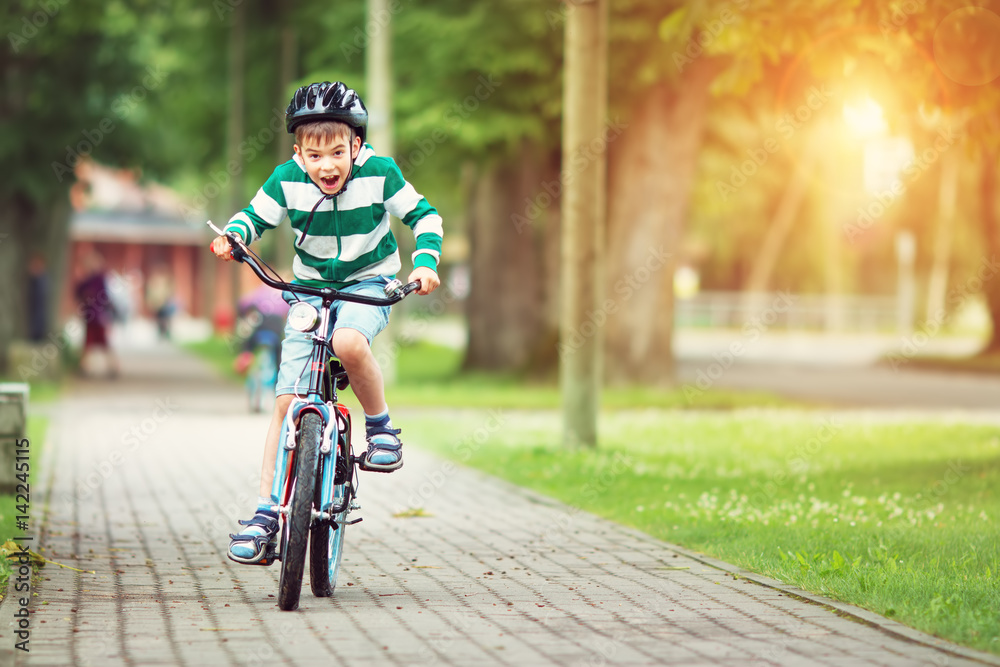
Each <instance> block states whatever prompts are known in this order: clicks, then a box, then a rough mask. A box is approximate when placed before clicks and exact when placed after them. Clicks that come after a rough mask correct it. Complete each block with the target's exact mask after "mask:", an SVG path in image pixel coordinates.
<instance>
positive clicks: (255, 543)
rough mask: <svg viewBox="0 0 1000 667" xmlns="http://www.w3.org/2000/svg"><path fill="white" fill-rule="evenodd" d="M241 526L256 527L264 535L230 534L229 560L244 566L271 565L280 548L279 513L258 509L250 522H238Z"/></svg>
mask: <svg viewBox="0 0 1000 667" xmlns="http://www.w3.org/2000/svg"><path fill="white" fill-rule="evenodd" d="M237 523H239V524H240V525H241V526H256V527H258V528H260V529H262V530H263V533H262V534H255V533H235V534H234V533H230V534H229V537H230V539H231V540H232V542H230V543H229V559H230V560H233V561H236V562H237V563H243V564H244V565H270V564H271V563H273V562H274V554H275V552H276V551H277V548H278V513H277V512H275V511H274V510H269V509H258V510H257V512H256V513H255V514H254V515H253V518H252V519H250V520H249V521H243V520H239V521H237Z"/></svg>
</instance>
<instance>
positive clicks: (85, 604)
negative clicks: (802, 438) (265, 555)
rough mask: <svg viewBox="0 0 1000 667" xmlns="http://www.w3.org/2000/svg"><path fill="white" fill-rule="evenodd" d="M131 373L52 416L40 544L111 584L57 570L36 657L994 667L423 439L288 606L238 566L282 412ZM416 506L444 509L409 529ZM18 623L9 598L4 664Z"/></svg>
mask: <svg viewBox="0 0 1000 667" xmlns="http://www.w3.org/2000/svg"><path fill="white" fill-rule="evenodd" d="M125 361H126V376H125V377H124V378H123V379H122V380H121V381H119V382H118V383H114V384H110V383H105V384H102V383H96V382H91V383H78V385H77V386H76V388H75V390H74V391H73V392H72V393H71V394H70V395H69V396H68V397H67V398H66V399H65V401H64V402H63V403H62V406H63V410H62V411H61V413H60V414H59V415H58V416H55V417H54V421H53V424H52V429H51V432H50V438H49V446H48V450H47V452H46V455H45V457H44V466H43V470H42V471H41V472H42V476H43V477H44V480H43V482H44V483H43V489H40V490H37V491H36V494H37V493H38V492H39V491H44V493H45V494H46V495H47V499H48V508H47V510H46V519H45V528H44V531H43V533H42V534H41V535H40V536H39V537H41V539H42V540H43V543H44V545H45V548H46V554H47V555H48V556H49V557H50V558H52V559H54V560H56V561H59V562H63V563H66V564H69V565H72V566H74V567H76V568H81V569H85V570H93V571H95V574H79V573H76V572H74V571H72V570H69V569H61V568H58V567H55V566H52V565H49V566H46V567H45V568H44V569H43V577H44V579H43V581H41V582H40V584H39V585H38V586H37V587H36V589H35V590H36V592H37V593H38V596H37V597H35V598H34V600H33V604H34V606H33V609H34V614H33V616H32V625H31V632H32V635H31V644H30V646H31V649H32V650H31V654H30V659H29V660H28V661H26V662H25V664H31V665H91V664H92V665H153V664H163V665H216V664H218V665H263V664H271V663H274V662H278V663H281V664H294V665H319V664H324V665H329V664H338V665H340V664H344V665H383V664H385V665H437V664H440V665H452V664H454V665H468V664H476V665H485V664H501V665H545V664H559V665H604V664H629V665H644V664H672V665H690V666H694V665H882V666H895V665H899V666H903V665H907V666H908V665H949V666H959V665H980V664H994V665H997V664H1000V660H997V659H995V658H992V657H990V656H986V655H985V654H981V653H975V652H972V651H967V650H964V649H960V648H957V647H953V646H951V645H948V644H945V643H943V642H937V641H936V640H934V639H932V638H930V637H927V636H925V635H920V634H919V633H915V632H912V631H910V630H907V629H905V628H903V627H902V626H899V625H898V624H895V623H892V622H890V621H885V620H884V619H881V618H879V617H877V616H874V615H871V614H866V613H865V612H861V611H860V610H856V609H854V608H851V607H847V606H844V605H837V607H838V608H839V609H841V610H846V611H847V612H849V613H853V614H855V615H856V616H860V617H862V618H863V619H868V623H862V622H858V621H857V620H851V619H849V618H845V617H844V616H843V615H841V614H838V613H835V612H834V611H833V610H832V609H831V607H828V606H823V605H822V604H817V603H816V602H810V601H808V600H806V599H802V598H801V597H797V596H796V595H794V591H793V590H792V589H782V588H781V587H780V586H778V585H777V584H776V583H775V582H770V583H771V584H773V586H768V585H761V584H760V583H755V582H753V581H750V580H748V579H747V578H745V577H734V576H732V574H733V573H738V570H736V569H735V568H733V567H731V566H728V565H726V564H722V563H714V562H713V561H710V560H707V559H704V558H696V557H693V556H694V554H689V553H687V552H685V551H684V550H681V549H678V548H676V547H673V546H672V545H669V544H666V543H664V542H660V541H657V540H654V539H652V538H650V537H648V536H646V535H643V534H641V533H638V532H636V531H633V530H630V529H626V528H622V527H620V526H617V525H615V524H612V523H610V522H607V521H604V520H601V519H597V518H595V517H592V516H589V515H586V514H584V513H579V512H575V511H574V510H572V509H571V508H568V507H566V506H563V505H559V504H558V503H555V502H552V501H548V500H546V499H544V498H541V497H539V496H536V495H534V494H532V493H529V492H525V491H521V490H519V489H516V488H514V487H512V486H510V485H508V484H506V483H503V482H499V481H497V480H494V479H492V478H489V477H486V476H484V475H481V474H479V473H477V472H473V471H469V470H465V469H460V468H456V467H454V466H452V465H451V464H447V463H444V462H442V461H440V460H438V459H435V458H432V457H430V456H428V455H426V454H422V453H420V452H419V451H418V450H417V448H416V447H413V446H410V447H408V449H407V462H406V466H405V467H404V468H403V469H402V470H401V471H400V472H398V473H395V474H393V475H370V474H369V475H366V476H365V477H364V478H363V481H362V486H361V502H362V505H363V510H362V512H361V515H362V516H363V517H364V522H363V523H361V524H358V525H356V526H351V527H350V528H349V529H348V530H349V533H348V538H347V548H346V552H345V556H344V561H343V570H342V574H341V580H340V582H339V584H338V588H337V592H336V594H335V596H334V597H333V598H332V599H317V598H314V597H313V596H312V594H311V593H310V592H309V590H308V584H306V585H305V590H304V591H303V597H302V603H301V608H300V610H299V611H297V612H292V613H286V612H281V611H279V610H278V608H277V606H276V598H275V597H274V596H275V594H276V591H277V581H278V569H277V567H272V568H262V567H247V566H239V565H237V564H235V563H233V562H231V561H229V560H228V559H227V558H226V557H225V549H226V546H227V544H228V538H227V536H226V534H227V533H228V532H230V531H231V530H233V529H234V526H235V519H236V518H237V517H244V516H245V515H246V514H247V511H248V508H249V507H250V506H251V503H252V498H253V497H255V489H256V478H257V474H258V470H257V466H258V461H259V452H260V448H261V437H262V434H263V431H264V429H265V426H266V423H267V419H266V418H264V417H259V416H249V415H248V414H247V413H246V409H245V407H244V404H243V397H242V395H241V394H240V393H239V392H238V391H237V390H235V389H234V388H233V387H232V386H227V385H224V384H221V383H220V382H219V381H218V380H216V379H214V378H213V376H212V375H211V374H210V373H209V372H208V371H207V370H206V369H205V367H204V366H203V365H202V364H201V363H200V362H197V361H195V360H193V359H190V358H187V357H182V356H180V355H179V354H178V353H176V352H170V351H163V350H161V351H159V352H157V353H155V354H154V353H150V354H149V355H147V356H145V357H143V358H137V357H136V358H127V359H126V360H125ZM397 421H399V422H404V421H405V420H404V419H398V418H397ZM403 425H404V426H405V423H404V424H403ZM413 493H418V494H420V495H423V496H425V497H426V498H427V499H426V502H425V508H426V510H427V512H428V513H429V514H431V515H432V516H429V517H413V518H395V517H393V516H392V515H393V512H394V510H395V509H396V508H397V507H399V506H400V505H401V504H403V502H402V499H404V498H408V497H409V496H410V495H411V494H413ZM34 503H35V506H34V507H35V508H34V513H35V514H36V515H40V513H41V512H42V507H41V496H39V495H36V496H35V500H34ZM40 521H41V517H40V516H38V517H37V521H36V523H37V522H40ZM743 574H747V573H743ZM754 578H755V579H756V581H758V582H763V583H765V584H766V583H769V582H768V580H766V579H763V578H760V577H754ZM789 593H792V594H791V595H790V594H789ZM814 600H815V598H814ZM11 613H12V605H11V604H10V603H9V601H8V602H7V603H5V605H4V606H0V618H2V619H3V622H2V624H0V633H2V636H0V657H4V656H6V658H8V659H9V657H10V655H11V651H10V650H9V649H10V647H11V646H12V645H13V638H12V636H11V628H10V627H9V625H8V621H9V619H10V618H11V616H10V615H11ZM932 644H937V645H938V646H939V648H935V647H933V646H932ZM0 662H3V661H2V660H0ZM19 662H22V661H20V660H19Z"/></svg>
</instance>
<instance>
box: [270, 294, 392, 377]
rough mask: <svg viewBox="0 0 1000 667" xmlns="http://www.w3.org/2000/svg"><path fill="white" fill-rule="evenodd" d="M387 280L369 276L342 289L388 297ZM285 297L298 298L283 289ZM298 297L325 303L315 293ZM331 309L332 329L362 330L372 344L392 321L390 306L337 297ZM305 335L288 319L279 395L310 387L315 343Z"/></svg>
mask: <svg viewBox="0 0 1000 667" xmlns="http://www.w3.org/2000/svg"><path fill="white" fill-rule="evenodd" d="M388 282H389V279H387V278H383V277H378V278H369V279H368V280H362V281H361V282H359V283H356V284H354V285H351V286H350V287H345V288H344V289H342V290H340V291H341V292H347V293H349V294H362V295H364V296H374V297H381V298H385V292H384V291H383V288H384V287H385V286H386V284H387V283H388ZM282 297H283V298H284V299H285V301H288V302H289V303H291V302H293V301H294V299H295V297H294V296H292V294H291V293H290V292H284V293H282ZM298 298H299V299H301V300H303V301H307V302H309V303H311V304H313V305H314V306H316V308H319V307H320V306H321V305H322V300H321V299H320V298H319V297H316V296H304V295H301V294H300V295H298ZM331 312H332V315H333V317H334V325H333V329H332V331H336V330H337V329H354V330H355V331H360V332H361V333H362V334H363V335H364V337H365V338H367V339H368V344H369V345H371V343H372V340H373V339H374V338H375V336H376V335H378V333H379V332H380V331H382V329H384V328H385V325H387V324H388V323H389V306H368V305H365V304H361V303H350V302H348V301H334V302H333V308H332V311H331ZM306 336H307V334H304V333H302V332H301V331H296V330H295V329H292V328H291V327H289V326H288V322H287V321H286V322H285V340H284V341H282V343H281V367H280V368H279V369H278V383H277V385H276V387H275V394H277V395H278V396H281V395H282V394H295V393H298V394H300V395H301V394H305V393H306V392H307V391H308V390H309V368H308V366H309V356H310V355H311V354H312V348H313V345H312V340H311V339H310V338H307V337H306ZM331 337H332V334H331ZM296 385H298V386H296Z"/></svg>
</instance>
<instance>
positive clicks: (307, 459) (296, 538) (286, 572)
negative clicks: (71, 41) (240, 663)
mask: <svg viewBox="0 0 1000 667" xmlns="http://www.w3.org/2000/svg"><path fill="white" fill-rule="evenodd" d="M322 437H323V421H322V420H321V419H320V417H319V415H317V414H316V413H314V412H308V413H306V414H305V415H303V416H302V421H301V425H300V427H299V436H298V438H297V440H296V443H295V468H294V469H295V479H294V481H293V482H292V484H293V487H292V497H291V501H290V502H289V505H290V511H289V515H288V519H287V521H285V529H284V531H283V535H282V537H283V541H284V549H283V550H282V554H281V579H280V581H279V583H278V607H280V608H281V609H283V610H284V611H291V610H293V609H296V608H297V607H298V606H299V595H300V594H301V592H302V572H303V570H304V569H305V563H306V542H307V541H308V539H309V525H310V524H311V523H312V508H313V496H314V494H315V488H316V455H317V453H318V452H319V447H320V441H321V438H322Z"/></svg>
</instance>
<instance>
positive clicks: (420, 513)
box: [392, 507, 434, 519]
mask: <svg viewBox="0 0 1000 667" xmlns="http://www.w3.org/2000/svg"><path fill="white" fill-rule="evenodd" d="M428 516H434V515H433V514H431V513H430V512H428V511H427V510H425V509H424V508H423V507H414V508H412V509H408V510H403V511H401V512H396V513H395V514H393V515H392V517H393V518H394V519H413V518H417V517H428Z"/></svg>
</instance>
